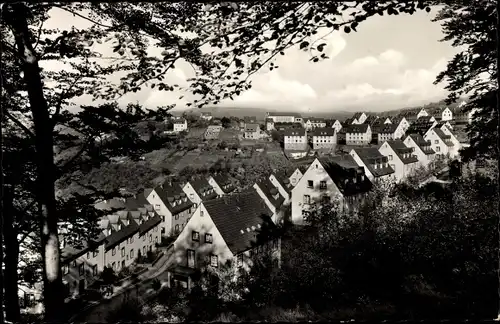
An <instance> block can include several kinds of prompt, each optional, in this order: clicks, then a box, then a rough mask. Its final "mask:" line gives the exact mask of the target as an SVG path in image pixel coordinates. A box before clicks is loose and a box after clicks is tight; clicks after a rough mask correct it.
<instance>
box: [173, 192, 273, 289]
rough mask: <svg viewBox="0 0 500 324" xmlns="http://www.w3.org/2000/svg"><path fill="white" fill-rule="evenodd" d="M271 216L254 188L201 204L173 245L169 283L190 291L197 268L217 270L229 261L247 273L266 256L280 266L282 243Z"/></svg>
mask: <svg viewBox="0 0 500 324" xmlns="http://www.w3.org/2000/svg"><path fill="white" fill-rule="evenodd" d="M228 215H230V216H231V217H228ZM271 216H272V212H271V210H270V209H269V208H268V207H267V206H266V204H265V203H264V202H263V200H262V199H261V197H260V196H259V194H258V193H257V192H256V191H255V189H250V190H248V191H246V192H242V193H240V194H238V195H228V196H223V197H222V198H218V199H214V200H210V201H205V202H202V203H201V204H200V206H199V207H198V208H197V209H196V211H195V212H194V214H193V217H191V219H190V221H189V222H188V224H187V225H186V227H185V228H184V230H183V231H182V233H181V234H180V235H179V236H178V237H177V239H176V240H175V242H174V244H173V246H174V248H173V251H174V252H173V253H174V264H173V265H172V266H171V267H170V268H169V269H168V274H169V280H168V283H169V284H170V283H171V282H178V283H181V284H182V285H183V286H184V287H186V288H191V287H192V278H191V277H192V275H193V274H194V273H195V270H196V269H201V268H204V267H212V268H216V269H217V268H219V267H222V266H224V265H225V264H226V263H227V262H228V261H231V263H232V265H233V267H235V268H236V269H238V268H243V269H245V270H247V271H248V270H250V268H251V267H252V265H253V263H254V262H255V260H256V258H259V257H260V255H263V254H266V253H269V254H270V255H271V257H272V258H273V260H274V261H275V265H276V266H280V257H281V253H280V251H281V240H280V237H279V236H278V235H277V233H276V226H275V225H274V223H273V222H272V220H271Z"/></svg>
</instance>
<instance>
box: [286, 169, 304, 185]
mask: <svg viewBox="0 0 500 324" xmlns="http://www.w3.org/2000/svg"><path fill="white" fill-rule="evenodd" d="M302 176H303V173H302V171H300V169H299V168H296V169H295V170H294V171H293V172H292V173H291V174H290V175H289V176H288V180H290V183H291V185H292V186H293V187H295V186H296V185H297V183H298V182H299V180H300V178H302Z"/></svg>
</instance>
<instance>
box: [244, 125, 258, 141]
mask: <svg viewBox="0 0 500 324" xmlns="http://www.w3.org/2000/svg"><path fill="white" fill-rule="evenodd" d="M260 133H261V131H260V125H259V124H245V132H244V134H243V136H244V138H245V139H251V140H258V139H260V138H261V134H260Z"/></svg>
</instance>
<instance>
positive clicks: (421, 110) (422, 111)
mask: <svg viewBox="0 0 500 324" xmlns="http://www.w3.org/2000/svg"><path fill="white" fill-rule="evenodd" d="M426 116H429V114H428V113H427V111H426V110H425V108H422V109H420V111H419V112H418V114H417V119H419V118H420V117H426Z"/></svg>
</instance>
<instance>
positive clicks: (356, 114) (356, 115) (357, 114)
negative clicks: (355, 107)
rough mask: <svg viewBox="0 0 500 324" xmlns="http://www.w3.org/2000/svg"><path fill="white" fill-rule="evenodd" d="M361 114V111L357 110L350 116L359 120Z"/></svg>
mask: <svg viewBox="0 0 500 324" xmlns="http://www.w3.org/2000/svg"><path fill="white" fill-rule="evenodd" d="M361 115H363V112H357V113H354V116H352V118H353V119H357V120H358V121H359V117H361Z"/></svg>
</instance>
